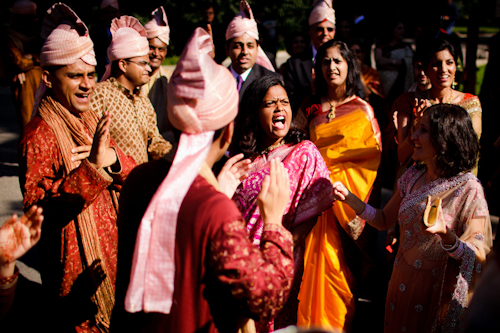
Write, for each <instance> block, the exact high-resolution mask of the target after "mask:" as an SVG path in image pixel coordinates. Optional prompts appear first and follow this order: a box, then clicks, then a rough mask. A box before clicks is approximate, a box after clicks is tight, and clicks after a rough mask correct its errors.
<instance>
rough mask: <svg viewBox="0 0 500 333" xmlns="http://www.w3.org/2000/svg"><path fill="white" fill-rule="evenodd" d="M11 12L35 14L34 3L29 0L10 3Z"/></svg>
mask: <svg viewBox="0 0 500 333" xmlns="http://www.w3.org/2000/svg"><path fill="white" fill-rule="evenodd" d="M12 14H19V15H36V3H34V2H33V1H29V0H20V1H16V2H14V4H13V5H12Z"/></svg>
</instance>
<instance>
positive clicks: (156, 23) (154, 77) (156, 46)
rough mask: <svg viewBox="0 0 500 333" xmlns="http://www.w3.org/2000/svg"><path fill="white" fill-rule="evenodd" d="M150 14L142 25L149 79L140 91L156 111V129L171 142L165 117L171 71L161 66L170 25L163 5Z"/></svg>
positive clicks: (165, 53)
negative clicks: (146, 40) (149, 70)
mask: <svg viewBox="0 0 500 333" xmlns="http://www.w3.org/2000/svg"><path fill="white" fill-rule="evenodd" d="M151 15H152V16H153V19H152V20H151V21H149V22H148V23H146V25H144V29H146V34H147V37H148V42H149V65H150V66H151V73H149V81H148V82H147V83H146V84H145V85H143V86H142V88H141V91H142V93H143V94H144V95H145V96H148V97H149V100H150V101H151V104H153V107H154V108H155V111H156V117H157V120H158V130H159V131H160V133H161V135H162V136H163V137H164V138H165V139H167V140H168V141H169V142H173V141H174V138H173V133H172V131H171V128H170V124H169V122H168V118H167V84H168V80H170V77H171V76H172V73H173V71H172V70H170V69H167V68H164V67H162V63H163V60H165V56H166V55H167V46H168V44H169V41H170V27H169V26H168V21H167V15H166V14H165V10H164V9H163V6H161V7H158V8H156V9H155V10H154V11H153V12H152V13H151Z"/></svg>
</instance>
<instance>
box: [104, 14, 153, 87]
mask: <svg viewBox="0 0 500 333" xmlns="http://www.w3.org/2000/svg"><path fill="white" fill-rule="evenodd" d="M109 30H110V31H111V36H112V37H111V43H110V44H109V47H108V59H109V62H110V63H109V64H107V65H106V72H105V73H104V75H103V77H102V79H101V80H100V81H101V82H102V81H105V80H107V79H108V78H109V77H110V76H111V62H113V61H115V60H120V59H128V58H134V57H141V56H144V55H147V54H149V42H148V39H147V37H146V29H144V27H143V26H142V24H141V22H139V20H138V19H136V18H135V17H132V16H127V15H123V16H121V17H116V18H114V19H113V21H111V28H110V29H109Z"/></svg>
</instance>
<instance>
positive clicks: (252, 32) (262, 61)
mask: <svg viewBox="0 0 500 333" xmlns="http://www.w3.org/2000/svg"><path fill="white" fill-rule="evenodd" d="M245 33H246V34H247V35H249V36H250V37H252V38H255V39H256V40H257V41H259V30H257V22H255V19H254V17H253V13H252V9H251V8H250V5H249V4H248V2H246V1H241V2H240V11H239V13H238V15H236V16H235V17H234V18H233V20H232V21H231V22H230V23H229V25H228V26H227V29H226V41H227V40H230V39H231V38H236V37H241V36H243V34H245ZM256 63H258V64H259V65H261V66H263V67H265V68H267V69H268V70H270V71H272V72H274V67H273V65H272V64H271V61H270V60H269V58H268V57H267V55H266V54H265V53H264V50H262V48H261V47H260V46H259V50H258V53H257V60H256Z"/></svg>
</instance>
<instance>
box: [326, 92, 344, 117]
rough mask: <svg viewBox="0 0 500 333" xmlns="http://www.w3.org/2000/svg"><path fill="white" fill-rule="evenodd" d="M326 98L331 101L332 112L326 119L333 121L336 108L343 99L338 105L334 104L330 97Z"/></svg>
mask: <svg viewBox="0 0 500 333" xmlns="http://www.w3.org/2000/svg"><path fill="white" fill-rule="evenodd" d="M326 100H327V101H328V103H330V112H328V114H327V115H326V119H328V121H332V120H333V119H334V118H335V109H336V108H337V105H339V104H340V103H341V102H342V101H340V102H338V103H337V105H333V102H332V101H330V99H329V98H328V97H326Z"/></svg>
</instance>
